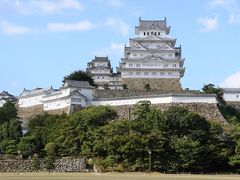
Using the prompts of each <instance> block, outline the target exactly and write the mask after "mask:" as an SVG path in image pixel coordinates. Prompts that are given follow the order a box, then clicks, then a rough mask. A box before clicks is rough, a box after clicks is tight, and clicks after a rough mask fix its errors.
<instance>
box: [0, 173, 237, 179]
mask: <svg viewBox="0 0 240 180" xmlns="http://www.w3.org/2000/svg"><path fill="white" fill-rule="evenodd" d="M77 179H78V180H239V179H240V176H239V175H172V174H171V175H168V174H160V173H152V174H145V173H122V174H121V173H102V174H98V173H49V174H48V173H20V174H17V173H1V174H0V180H77Z"/></svg>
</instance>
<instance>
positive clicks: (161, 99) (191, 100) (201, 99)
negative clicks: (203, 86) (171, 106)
mask: <svg viewBox="0 0 240 180" xmlns="http://www.w3.org/2000/svg"><path fill="white" fill-rule="evenodd" d="M139 101H150V102H151V103H152V104H165V103H210V104H216V103H217V100H216V97H214V96H213V97H204V96H202V97H185V96H182V97H174V96H167V97H149V98H135V99H114V100H95V101H92V105H95V106H98V105H104V106H121V105H134V104H136V103H137V102H139Z"/></svg>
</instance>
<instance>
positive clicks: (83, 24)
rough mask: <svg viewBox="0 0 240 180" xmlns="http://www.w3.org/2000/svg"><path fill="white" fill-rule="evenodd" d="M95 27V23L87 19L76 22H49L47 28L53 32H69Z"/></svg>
mask: <svg viewBox="0 0 240 180" xmlns="http://www.w3.org/2000/svg"><path fill="white" fill-rule="evenodd" d="M94 27H96V25H95V24H93V23H91V22H89V21H80V22H77V23H72V24H66V23H49V24H48V30H49V31H55V32H70V31H87V30H90V29H93V28H94Z"/></svg>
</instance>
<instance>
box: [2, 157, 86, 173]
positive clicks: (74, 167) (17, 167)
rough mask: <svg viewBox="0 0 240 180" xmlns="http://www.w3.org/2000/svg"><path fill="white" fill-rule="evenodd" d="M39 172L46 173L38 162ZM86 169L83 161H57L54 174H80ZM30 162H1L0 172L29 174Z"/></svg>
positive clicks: (41, 162)
mask: <svg viewBox="0 0 240 180" xmlns="http://www.w3.org/2000/svg"><path fill="white" fill-rule="evenodd" d="M40 167H41V168H40V171H46V169H45V168H44V163H43V160H40ZM85 169H86V163H85V159H84V158H83V159H57V160H56V161H55V169H54V170H53V171H54V172H82V171H85ZM31 171H32V162H31V160H19V161H18V160H1V161H0V172H31Z"/></svg>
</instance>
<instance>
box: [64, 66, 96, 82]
mask: <svg viewBox="0 0 240 180" xmlns="http://www.w3.org/2000/svg"><path fill="white" fill-rule="evenodd" d="M66 80H75V81H88V82H89V84H90V85H91V86H95V85H94V81H93V79H92V77H91V75H90V74H89V73H86V72H85V71H82V70H78V71H74V72H72V73H71V74H69V75H67V76H64V78H63V81H62V82H63V83H64V82H65V81H66Z"/></svg>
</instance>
